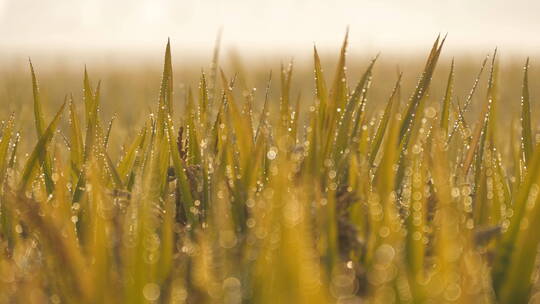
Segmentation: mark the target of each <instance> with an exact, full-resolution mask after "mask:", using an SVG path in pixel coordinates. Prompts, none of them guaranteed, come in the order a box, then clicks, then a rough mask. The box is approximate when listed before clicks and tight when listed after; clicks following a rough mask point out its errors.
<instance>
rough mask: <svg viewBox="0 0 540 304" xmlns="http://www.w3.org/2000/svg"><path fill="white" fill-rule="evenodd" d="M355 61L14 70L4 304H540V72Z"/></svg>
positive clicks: (5, 131) (8, 97) (438, 53)
mask: <svg viewBox="0 0 540 304" xmlns="http://www.w3.org/2000/svg"><path fill="white" fill-rule="evenodd" d="M347 44H348V42H347V36H346V37H345V39H344V42H343V45H342V47H341V50H340V52H339V54H338V55H337V56H334V57H336V58H333V59H329V60H330V61H331V62H332V64H331V65H328V63H327V62H326V61H324V62H323V60H321V58H323V57H322V56H319V53H318V51H317V49H316V48H314V49H313V51H312V55H313V57H312V59H311V60H310V62H309V64H304V63H295V62H294V61H291V62H290V63H289V62H288V61H283V63H282V64H281V66H279V68H277V69H275V68H274V69H272V70H271V71H270V70H265V69H262V68H253V69H250V65H249V64H245V63H244V62H243V61H242V57H241V56H240V55H239V54H233V56H231V57H230V58H229V59H228V61H224V62H222V60H221V61H220V55H219V47H216V49H215V50H214V56H213V58H212V59H211V60H210V64H209V65H208V64H206V63H204V65H205V66H196V64H197V63H192V64H191V66H190V69H187V68H185V69H181V70H178V69H173V56H172V54H171V46H170V43H167V46H166V50H165V55H164V60H163V66H162V68H163V69H162V72H160V73H161V84H159V76H156V75H157V74H156V73H155V69H150V70H141V71H139V74H138V75H139V77H138V78H137V77H135V76H132V75H131V73H130V72H125V71H124V72H122V70H119V71H110V70H109V72H107V70H106V69H105V72H103V73H102V74H104V75H106V77H105V79H104V80H103V81H98V80H97V79H95V78H94V77H93V76H92V66H88V67H86V68H84V70H82V73H81V75H80V76H79V77H78V78H76V79H75V78H74V77H73V76H72V75H68V73H67V72H66V71H64V73H62V72H58V71H56V72H54V70H53V72H47V71H45V72H44V74H45V75H46V76H47V77H45V79H46V80H47V81H44V82H41V83H40V82H38V79H40V77H39V75H40V70H39V63H37V62H32V61H30V62H29V64H28V66H27V67H25V71H24V72H17V73H15V72H10V71H7V72H6V70H4V71H3V72H2V75H3V77H2V79H3V81H4V84H2V85H3V87H2V89H1V90H0V100H2V101H1V102H2V103H3V104H4V105H5V106H4V107H3V109H0V113H1V117H0V119H2V123H1V125H0V303H437V302H439V303H448V302H455V303H536V302H540V282H538V275H539V274H538V254H537V253H538V243H539V242H540V233H538V229H540V196H539V195H538V194H539V193H540V146H539V145H540V143H539V142H540V140H538V139H539V135H540V133H539V132H538V125H537V123H538V120H537V119H536V118H535V117H536V115H535V113H538V111H539V109H538V105H537V103H535V101H534V97H535V96H536V95H537V90H538V89H537V87H536V86H535V83H536V82H537V81H538V80H539V79H540V78H539V77H540V74H538V73H539V72H538V70H537V69H535V68H534V65H535V62H534V60H529V59H527V58H523V60H520V61H519V63H516V62H511V63H505V62H501V59H500V56H499V55H498V51H497V50H496V49H495V50H494V51H493V53H491V54H489V55H488V56H486V57H485V58H482V59H480V60H478V61H474V62H472V61H471V60H468V61H465V60H461V59H460V58H459V57H456V58H455V59H454V58H452V54H446V53H445V52H444V44H445V37H438V38H437V39H436V41H435V42H434V43H433V45H432V48H431V49H430V50H426V54H425V58H422V60H421V61H420V60H418V59H417V58H411V59H410V61H407V62H403V63H402V64H401V67H396V66H395V65H393V64H385V63H384V60H385V58H384V54H382V55H378V54H373V56H372V57H371V58H370V59H366V58H358V57H359V56H356V54H355V53H348V52H347V47H348V45H347ZM325 59H326V58H325ZM336 59H337V60H336ZM348 62H351V65H349V63H348ZM531 65H533V67H531ZM351 66H353V67H354V68H351ZM348 67H349V68H348ZM403 67H405V68H406V69H404V68H403ZM154 68H155V67H154ZM173 71H174V73H173ZM47 73H48V74H47ZM107 73H108V74H107ZM173 74H174V77H173ZM142 75H146V76H142ZM351 75H354V76H351ZM154 76H156V77H154ZM74 79H75V80H74ZM177 79H181V81H177ZM154 80H156V85H155V87H154V86H153V85H152V84H153V81H154ZM108 83H109V84H108ZM74 84H76V85H77V86H78V88H77V90H76V91H72V92H71V93H70V90H72V89H73V86H74ZM47 85H50V87H51V89H50V90H49V89H47ZM64 86H65V87H66V89H65V91H62V90H64V88H63V87H64ZM44 92H45V94H44ZM59 94H61V95H62V96H63V99H62V100H52V98H50V96H56V95H59Z"/></svg>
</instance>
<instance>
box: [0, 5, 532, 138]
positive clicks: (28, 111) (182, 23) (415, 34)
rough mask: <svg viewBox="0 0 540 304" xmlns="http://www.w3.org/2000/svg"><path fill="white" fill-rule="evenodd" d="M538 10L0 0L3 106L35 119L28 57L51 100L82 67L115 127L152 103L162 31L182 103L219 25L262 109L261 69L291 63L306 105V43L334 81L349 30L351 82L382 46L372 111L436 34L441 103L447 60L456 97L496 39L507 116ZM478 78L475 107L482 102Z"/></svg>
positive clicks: (78, 87) (513, 107)
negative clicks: (442, 39) (440, 42)
mask: <svg viewBox="0 0 540 304" xmlns="http://www.w3.org/2000/svg"><path fill="white" fill-rule="evenodd" d="M538 12H540V1H537V0H514V1H512V2H511V5H509V4H508V1H504V0H489V1H483V0H452V1H450V0H440V1H432V0H431V1H430V0H408V1H401V0H378V1H369V0H341V1H328V0H312V1H307V0H273V1H253V0H251V1H250V0H201V1H178V0H177V1H174V0H115V1H112V0H76V1H74V0H39V1H38V0H0V37H1V39H0V104H2V108H1V109H0V114H1V117H2V119H3V118H5V117H6V115H5V114H6V113H7V112H11V111H15V112H16V113H17V115H20V116H27V115H32V107H31V106H32V103H31V100H32V97H31V83H30V73H29V69H28V57H31V58H32V61H33V63H34V65H35V68H36V70H37V73H38V78H39V80H40V84H41V90H42V95H43V98H44V99H45V102H48V103H49V104H50V105H57V104H59V103H61V102H62V100H63V99H64V97H65V96H66V94H73V96H74V98H75V99H79V100H80V99H81V96H82V73H83V70H84V66H85V65H86V66H87V67H88V71H89V73H90V76H91V78H92V80H93V82H94V84H96V83H97V81H98V80H101V81H102V87H103V90H102V92H103V115H105V116H106V117H107V119H108V118H110V117H112V116H113V115H114V114H118V117H119V120H118V123H119V124H121V125H127V126H129V125H131V124H132V123H133V122H135V121H138V119H140V117H142V116H143V115H146V114H147V113H148V111H149V109H151V108H153V106H154V103H155V100H156V98H157V94H158V89H159V82H160V73H161V68H162V58H163V51H164V47H165V43H166V40H167V38H168V37H170V39H171V43H172V51H173V64H174V70H175V78H174V79H175V94H176V96H177V98H176V100H175V102H176V103H179V104H181V103H183V100H184V96H185V93H186V89H187V88H189V87H192V88H194V89H196V88H197V85H198V80H199V77H200V73H201V70H203V71H205V72H207V73H208V72H209V70H210V63H211V59H212V56H213V55H212V54H213V52H214V47H215V45H216V37H217V36H218V33H219V32H220V31H222V39H221V47H220V56H219V58H220V61H219V62H220V67H222V68H223V69H224V71H225V73H226V74H227V75H228V76H229V77H232V75H234V74H235V73H239V75H241V78H242V85H241V86H242V87H241V88H240V90H239V92H238V94H243V93H245V92H248V91H249V90H252V89H253V88H257V89H258V90H257V92H256V93H255V106H256V107H257V106H259V107H260V104H261V102H260V101H261V100H262V96H263V95H264V87H265V85H266V80H267V78H268V74H269V72H270V71H271V70H272V71H274V75H275V76H276V75H278V72H279V68H280V64H281V63H288V62H289V61H290V60H294V63H295V72H294V77H293V85H294V86H295V88H296V90H295V91H294V92H293V94H297V95H299V96H301V98H302V101H303V104H311V103H312V101H313V98H312V97H313V77H312V74H313V67H312V50H313V45H316V46H317V48H318V49H319V50H320V53H321V56H322V59H323V64H324V67H325V71H326V74H327V76H326V77H327V81H330V80H331V79H332V77H333V72H334V63H335V60H336V59H337V56H338V52H339V48H340V45H341V43H342V40H343V37H344V34H345V31H346V28H347V27H349V29H350V43H349V51H348V67H349V69H348V75H349V78H350V81H351V83H354V82H356V81H357V80H358V78H359V77H360V75H361V73H362V72H363V70H364V69H365V67H366V65H367V63H368V62H369V60H370V59H371V58H372V57H374V56H375V55H376V54H377V53H379V52H380V53H381V56H380V59H379V62H378V64H377V66H376V68H375V72H374V82H373V87H372V90H371V93H370V94H372V100H373V101H372V102H371V104H372V105H373V106H372V107H373V110H376V109H377V108H378V106H379V105H380V104H384V102H386V98H387V96H388V95H389V94H390V91H391V89H392V86H393V84H394V81H395V79H396V75H397V73H398V71H402V72H404V83H403V95H404V97H403V98H404V99H406V97H407V96H408V95H409V94H410V92H411V91H412V88H413V87H414V85H415V83H416V80H417V77H418V75H419V73H420V72H421V70H422V68H423V63H424V60H425V58H426V56H427V53H428V51H429V49H430V47H431V45H432V43H433V41H434V40H435V38H436V36H437V35H438V34H439V33H442V34H445V33H448V39H447V42H446V44H445V47H444V51H443V54H442V57H441V60H440V64H439V67H438V69H437V72H436V74H435V75H434V77H435V81H434V85H433V88H432V90H431V92H430V98H431V99H432V100H433V102H439V101H440V98H441V95H442V94H443V91H444V86H445V85H446V78H447V77H448V76H447V73H448V69H449V65H450V61H451V59H452V58H453V57H455V58H456V94H457V95H459V97H460V101H461V102H463V100H464V99H465V98H466V95H467V94H468V92H469V91H470V89H471V87H472V84H473V82H474V78H475V75H476V73H477V71H478V69H479V67H480V63H481V61H482V60H483V58H484V57H485V56H486V55H488V54H490V53H492V52H493V49H494V48H495V47H498V51H499V55H500V57H499V58H500V61H499V62H500V71H501V73H500V82H502V83H504V84H505V85H504V86H501V91H500V95H501V99H503V101H504V102H505V103H506V104H507V105H508V106H507V111H504V113H503V115H502V118H501V119H505V118H504V117H505V116H504V115H508V117H512V115H513V113H514V112H516V113H517V110H518V109H519V100H520V88H521V79H522V67H523V64H524V62H525V59H526V57H527V56H530V57H531V75H530V78H531V84H532V88H531V90H532V92H531V95H532V99H533V101H534V100H535V97H536V96H537V88H536V87H537V86H535V85H534V84H535V83H538V81H540V74H539V69H537V68H536V65H537V64H536V62H537V61H538V60H536V57H537V56H538V54H539V53H540V52H539V51H540V35H539V30H540V19H539V18H538V16H537V14H538ZM486 77H487V73H484V75H483V78H482V79H483V80H482V82H481V85H480V90H479V92H478V94H476V95H475V100H473V101H474V102H475V103H478V102H476V99H480V100H483V98H485V93H484V91H483V90H485V87H486V80H485V78H486ZM278 83H279V81H278V80H275V81H274V82H273V87H274V88H275V89H276V90H277V89H278V86H277V85H278ZM275 92H276V94H274V97H276V98H277V95H278V93H277V92H278V91H275ZM271 98H272V96H271ZM180 107H181V106H180ZM534 108H536V107H533V109H534ZM52 112H53V111H52V110H51V111H46V114H48V115H52ZM29 117H31V116H29ZM120 129H122V128H120Z"/></svg>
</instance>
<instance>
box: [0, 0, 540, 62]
mask: <svg viewBox="0 0 540 304" xmlns="http://www.w3.org/2000/svg"><path fill="white" fill-rule="evenodd" d="M539 13H540V0H513V1H508V0H453V1H451V0H440V1H437V0H377V1H375V0H372V1H368V0H344V1H338V0H312V1H307V0H272V1H262V0H261V1H256V0H251V1H249V0H197V1H195V0H194V1H178V0H176V1H175V0H0V37H1V38H0V47H2V48H3V49H4V50H6V49H9V50H27V49H35V48H47V49H53V50H55V49H71V48H74V49H78V48H91V49H94V48H97V49H102V48H106V49H110V48H112V49H117V48H123V47H131V48H133V49H135V47H140V46H143V47H148V48H154V46H156V45H159V46H161V45H162V44H163V42H164V41H165V40H166V38H167V37H168V36H170V37H171V39H172V40H173V42H174V43H175V46H177V47H185V48H187V49H193V50H197V49H199V48H208V47H211V45H213V42H214V38H215V35H216V32H217V31H218V29H219V28H220V27H223V29H224V34H223V39H224V44H225V45H235V46H236V47H238V48H241V49H249V48H255V49H260V50H263V51H267V52H268V51H272V50H275V49H281V50H285V51H287V50H288V49H307V48H311V46H312V45H313V42H315V43H317V45H318V46H321V47H325V46H332V47H336V46H337V45H339V43H340V41H341V40H342V38H343V33H344V31H345V28H346V26H347V25H349V26H350V32H351V44H353V45H354V46H355V47H356V48H364V49H366V50H384V49H387V48H388V47H390V48H393V49H394V50H400V49H403V50H414V49H415V48H418V47H420V48H422V49H425V48H426V46H428V45H429V44H431V42H432V40H433V39H434V37H435V36H436V35H437V34H438V33H439V32H441V33H446V32H448V33H449V40H448V44H447V47H449V48H455V49H462V50H471V51H476V50H478V51H485V50H488V49H492V48H493V47H495V46H499V48H500V49H502V50H504V51H506V52H525V53H531V52H539V51H540V17H539Z"/></svg>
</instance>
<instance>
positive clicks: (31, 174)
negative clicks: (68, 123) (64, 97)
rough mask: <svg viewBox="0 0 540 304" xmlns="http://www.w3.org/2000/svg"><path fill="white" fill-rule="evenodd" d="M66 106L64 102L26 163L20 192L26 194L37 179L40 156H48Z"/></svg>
mask: <svg viewBox="0 0 540 304" xmlns="http://www.w3.org/2000/svg"><path fill="white" fill-rule="evenodd" d="M65 106H66V103H65V102H64V104H63V105H62V106H61V107H60V110H58V112H57V113H56V115H55V116H54V118H53V120H52V121H51V122H50V124H49V126H48V127H47V129H45V131H44V132H43V135H42V136H41V137H40V138H39V140H38V142H37V144H36V146H35V147H34V149H33V150H32V153H31V154H30V157H29V158H28V160H27V161H26V164H25V166H24V170H23V173H22V177H21V181H20V183H19V191H21V192H24V191H25V190H26V188H27V186H28V184H29V183H31V182H32V180H33V179H34V178H35V174H36V171H37V170H38V166H39V165H40V164H39V160H40V155H46V150H47V147H48V145H49V143H50V141H51V139H52V137H53V135H54V132H56V127H57V125H58V122H59V120H60V117H61V116H62V113H63V112H64V108H65Z"/></svg>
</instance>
